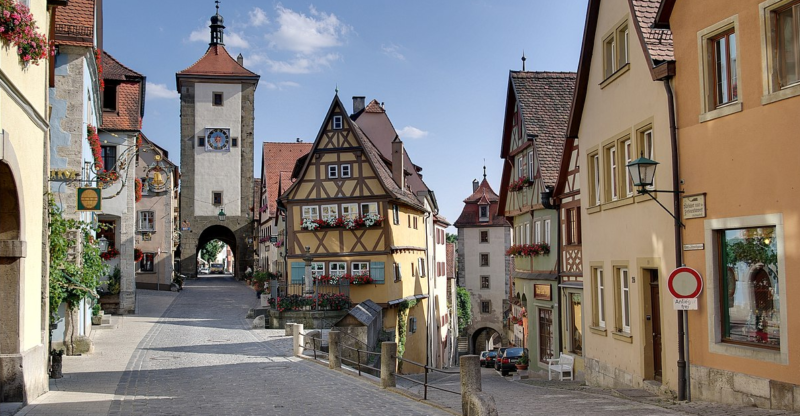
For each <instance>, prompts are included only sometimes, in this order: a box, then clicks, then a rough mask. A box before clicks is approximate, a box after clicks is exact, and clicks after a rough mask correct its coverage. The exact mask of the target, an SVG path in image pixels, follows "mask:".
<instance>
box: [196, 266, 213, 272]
mask: <svg viewBox="0 0 800 416" xmlns="http://www.w3.org/2000/svg"><path fill="white" fill-rule="evenodd" d="M209 272H210V270H209V268H208V267H205V266H203V267H201V268H200V270H198V271H197V273H198V274H208V273H209Z"/></svg>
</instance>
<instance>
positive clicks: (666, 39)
mask: <svg viewBox="0 0 800 416" xmlns="http://www.w3.org/2000/svg"><path fill="white" fill-rule="evenodd" d="M630 1H631V3H630V4H631V7H632V9H633V14H634V17H635V23H636V25H637V30H639V31H641V35H642V39H643V40H644V43H645V45H646V46H647V52H648V53H649V55H650V59H651V60H652V61H653V62H652V63H653V64H657V63H658V62H660V61H674V60H675V55H674V54H673V49H672V47H673V43H672V31H671V30H669V29H654V28H653V22H654V21H655V19H656V14H657V13H658V7H659V6H660V5H661V0H630ZM653 66H655V65H653Z"/></svg>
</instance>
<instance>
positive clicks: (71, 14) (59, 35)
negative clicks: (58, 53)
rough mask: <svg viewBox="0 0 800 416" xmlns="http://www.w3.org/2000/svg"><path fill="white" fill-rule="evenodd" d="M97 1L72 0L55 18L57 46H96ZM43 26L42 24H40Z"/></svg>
mask: <svg viewBox="0 0 800 416" xmlns="http://www.w3.org/2000/svg"><path fill="white" fill-rule="evenodd" d="M95 7H96V6H95V0H70V1H69V3H67V5H66V6H62V7H58V8H57V11H56V16H55V36H54V39H53V40H54V42H55V44H56V45H72V46H89V47H92V46H94V29H95V27H94V26H95V24H94V23H95V19H94V13H95ZM40 24H41V22H40Z"/></svg>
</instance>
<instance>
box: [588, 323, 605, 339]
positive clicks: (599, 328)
mask: <svg viewBox="0 0 800 416" xmlns="http://www.w3.org/2000/svg"><path fill="white" fill-rule="evenodd" d="M589 331H591V332H592V333H593V334H595V335H601V336H604V337H605V336H608V331H606V329H605V328H604V327H602V326H590V327H589Z"/></svg>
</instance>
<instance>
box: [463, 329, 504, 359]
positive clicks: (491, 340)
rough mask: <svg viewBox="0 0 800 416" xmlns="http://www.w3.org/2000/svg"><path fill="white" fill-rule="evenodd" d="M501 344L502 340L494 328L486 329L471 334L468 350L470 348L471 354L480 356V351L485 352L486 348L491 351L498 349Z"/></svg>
mask: <svg viewBox="0 0 800 416" xmlns="http://www.w3.org/2000/svg"><path fill="white" fill-rule="evenodd" d="M502 343H503V339H502V335H501V334H500V332H498V331H497V330H495V329H494V328H488V327H487V328H481V329H478V330H477V331H475V332H473V333H472V342H471V343H470V348H472V353H473V354H480V353H481V351H486V350H487V348H488V349H493V348H496V347H499V346H500V345H502ZM487 344H488V347H487Z"/></svg>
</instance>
